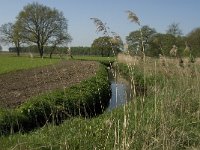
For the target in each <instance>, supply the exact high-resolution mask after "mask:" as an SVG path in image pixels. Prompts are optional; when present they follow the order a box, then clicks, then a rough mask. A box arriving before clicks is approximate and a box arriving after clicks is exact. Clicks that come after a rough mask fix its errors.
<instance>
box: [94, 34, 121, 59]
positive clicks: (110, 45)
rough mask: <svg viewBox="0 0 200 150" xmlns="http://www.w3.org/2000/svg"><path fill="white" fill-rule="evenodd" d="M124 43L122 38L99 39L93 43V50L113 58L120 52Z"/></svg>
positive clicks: (105, 37) (107, 37)
mask: <svg viewBox="0 0 200 150" xmlns="http://www.w3.org/2000/svg"><path fill="white" fill-rule="evenodd" d="M122 45H123V42H122V40H121V39H120V37H109V36H104V37H99V38H97V39H95V40H94V41H93V43H92V49H93V50H95V51H96V52H97V53H99V54H100V55H101V56H102V57H103V56H112V55H116V54H117V53H119V52H120V48H121V47H122Z"/></svg>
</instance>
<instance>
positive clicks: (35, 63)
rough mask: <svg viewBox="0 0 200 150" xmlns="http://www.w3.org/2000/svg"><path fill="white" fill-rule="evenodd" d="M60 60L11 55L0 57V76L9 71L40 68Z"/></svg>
mask: <svg viewBox="0 0 200 150" xmlns="http://www.w3.org/2000/svg"><path fill="white" fill-rule="evenodd" d="M59 61H60V59H48V58H45V59H41V58H28V57H25V56H23V57H16V56H12V55H0V74H3V73H7V72H10V71H16V70H22V69H29V68H35V67H40V66H44V65H49V64H53V63H57V62H59Z"/></svg>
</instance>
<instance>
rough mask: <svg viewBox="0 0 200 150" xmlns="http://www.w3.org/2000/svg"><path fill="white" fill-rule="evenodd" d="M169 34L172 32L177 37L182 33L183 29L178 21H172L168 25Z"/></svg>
mask: <svg viewBox="0 0 200 150" xmlns="http://www.w3.org/2000/svg"><path fill="white" fill-rule="evenodd" d="M167 34H171V35H173V36H175V37H178V36H181V35H182V30H181V29H180V28H179V24H178V23H172V24H170V25H169V26H168V30H167Z"/></svg>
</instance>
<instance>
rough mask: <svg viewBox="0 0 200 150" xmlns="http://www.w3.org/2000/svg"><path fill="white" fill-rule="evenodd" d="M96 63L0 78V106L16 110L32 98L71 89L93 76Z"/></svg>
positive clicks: (65, 63) (61, 65)
mask: <svg viewBox="0 0 200 150" xmlns="http://www.w3.org/2000/svg"><path fill="white" fill-rule="evenodd" d="M97 69H98V63H97V62H93V61H63V62H61V63H59V64H56V65H49V66H45V67H41V68H34V69H29V70H22V71H16V72H11V73H7V74H2V75H0V106H1V107H4V108H13V107H17V106H19V105H20V104H22V103H23V102H25V101H26V100H28V99H29V98H30V97H32V96H36V95H39V94H41V93H44V92H48V91H52V90H55V89H62V88H66V87H70V86H72V85H74V84H77V83H79V82H81V81H82V80H85V79H87V78H89V77H91V76H93V75H94V74H95V72H96V71H97Z"/></svg>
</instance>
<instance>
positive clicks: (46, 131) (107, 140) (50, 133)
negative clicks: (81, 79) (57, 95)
mask: <svg viewBox="0 0 200 150" xmlns="http://www.w3.org/2000/svg"><path fill="white" fill-rule="evenodd" d="M124 60H126V59H125V58H124V59H123V63H128V64H129V65H128V66H127V68H128V70H129V73H128V74H127V75H128V76H129V77H130V78H132V79H133V80H134V77H133V76H132V72H134V70H136V69H140V70H142V71H141V72H142V73H143V77H144V78H145V81H149V80H148V79H151V80H150V81H151V83H153V84H151V85H149V86H148V94H147V96H146V97H143V96H139V97H135V98H134V100H133V101H132V102H130V103H128V104H127V105H124V106H122V107H119V108H117V109H115V110H113V111H112V112H105V113H104V114H103V115H100V116H98V117H96V118H91V119H84V118H80V117H77V118H73V119H70V120H67V121H65V122H64V123H63V124H61V125H59V126H53V125H46V126H44V127H43V128H41V129H39V130H36V131H33V132H30V133H25V134H22V133H18V134H15V135H11V136H5V137H0V145H2V149H15V150H18V149H19V150H25V149H38V150H39V149H120V150H121V149H122V150H125V149H126V150H128V149H130V150H133V149H158V150H160V149H195V150H196V149H200V86H199V85H200V79H199V76H200V64H199V63H190V64H189V63H185V64H184V67H183V66H180V65H179V64H178V61H177V60H174V59H169V60H167V62H166V64H165V65H163V64H162V63H160V62H159V60H158V59H152V58H148V59H147V60H146V62H145V63H144V62H143V61H141V60H139V59H137V61H133V62H134V63H132V62H130V63H129V62H124ZM118 61H119V62H121V60H119V59H118ZM127 68H123V69H124V70H125V69H127Z"/></svg>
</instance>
